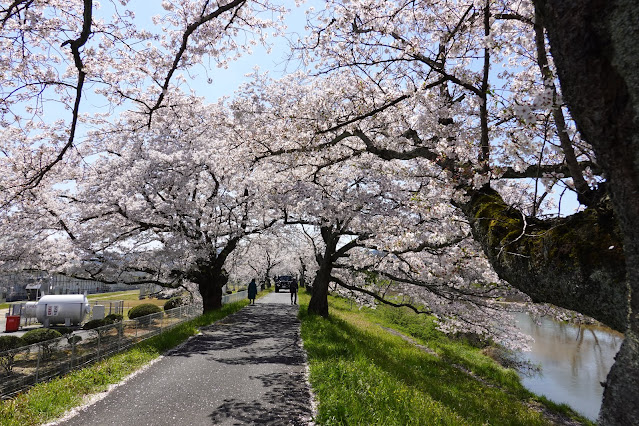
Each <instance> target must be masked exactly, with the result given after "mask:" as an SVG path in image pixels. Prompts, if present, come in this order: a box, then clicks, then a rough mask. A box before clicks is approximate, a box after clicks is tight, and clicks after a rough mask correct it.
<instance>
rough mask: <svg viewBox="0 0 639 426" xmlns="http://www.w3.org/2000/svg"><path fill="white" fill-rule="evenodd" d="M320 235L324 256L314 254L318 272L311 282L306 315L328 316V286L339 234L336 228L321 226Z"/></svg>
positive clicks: (335, 258)
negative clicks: (309, 299) (311, 291)
mask: <svg viewBox="0 0 639 426" xmlns="http://www.w3.org/2000/svg"><path fill="white" fill-rule="evenodd" d="M320 233H321V234H322V239H323V240H324V244H325V245H326V247H325V248H324V254H323V255H319V254H316V258H317V263H318V265H319V270H318V271H317V275H315V279H314V280H313V294H312V296H311V301H310V302H309V304H308V313H309V314H316V315H321V316H323V317H327V316H328V285H329V284H330V282H331V272H332V271H333V262H335V261H336V260H337V243H338V242H339V237H340V233H339V231H338V227H335V228H334V227H333V226H321V227H320Z"/></svg>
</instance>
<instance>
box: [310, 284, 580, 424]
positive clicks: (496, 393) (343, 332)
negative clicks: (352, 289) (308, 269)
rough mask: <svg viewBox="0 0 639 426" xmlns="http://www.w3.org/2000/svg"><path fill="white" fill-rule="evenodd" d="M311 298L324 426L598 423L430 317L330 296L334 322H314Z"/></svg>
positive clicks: (314, 375)
mask: <svg viewBox="0 0 639 426" xmlns="http://www.w3.org/2000/svg"><path fill="white" fill-rule="evenodd" d="M308 299H309V296H308V295H306V294H305V293H304V292H302V293H301V298H300V301H301V305H302V307H301V309H300V317H301V319H302V338H303V340H304V347H305V349H306V350H307V352H308V359H309V366H310V381H311V385H312V387H313V391H314V393H315V395H316V398H317V400H318V404H319V407H318V415H317V418H316V421H317V423H318V424H322V425H333V424H351V425H360V424H366V425H438V424H446V425H474V424H477V425H480V424H481V425H484V424H491V425H497V424H500V425H542V424H557V423H561V422H560V420H561V419H570V418H572V419H574V420H575V421H576V422H575V423H573V424H579V423H583V424H592V423H591V422H589V421H588V420H586V419H584V418H583V417H580V416H578V415H577V414H576V413H574V412H572V411H571V410H570V408H568V407H567V406H565V405H561V406H560V405H557V404H553V403H551V402H550V401H548V400H546V399H544V398H541V397H538V396H536V395H534V394H532V393H530V392H529V391H527V390H526V389H525V388H524V387H523V386H522V385H521V383H520V381H519V378H518V376H517V374H516V373H515V371H513V370H510V369H505V368H503V367H501V366H499V365H498V364H497V363H496V362H494V361H493V360H492V359H490V358H488V357H486V356H484V355H483V354H482V353H481V351H480V350H479V349H477V348H474V347H472V346H470V345H469V344H466V343H464V342H460V341H453V340H451V339H449V338H447V337H446V336H445V335H443V334H442V333H440V332H438V331H437V330H436V329H435V326H434V323H433V321H432V319H431V318H429V317H427V316H424V315H421V316H419V315H416V314H414V313H412V311H409V310H400V309H395V308H387V307H378V309H376V310H371V309H362V310H359V309H358V307H357V306H351V305H350V303H349V302H348V301H345V300H343V299H338V298H331V299H330V309H331V311H330V317H329V318H328V319H324V318H321V317H309V316H308V315H307V314H306V306H304V305H307V304H308ZM383 327H386V328H392V329H394V330H397V331H399V332H401V333H402V334H403V335H405V336H410V337H411V338H412V339H413V340H414V342H416V343H418V344H421V345H424V346H426V347H427V348H430V349H431V350H432V351H433V352H434V353H428V352H427V351H425V350H424V349H420V348H418V347H416V345H415V343H410V342H407V341H406V339H404V338H402V337H400V336H398V335H397V334H393V333H391V332H389V331H387V330H385V329H384V328H383ZM464 370H465V371H464ZM469 372H472V375H471V374H469ZM473 376H474V377H473ZM542 412H545V413H546V414H545V415H543V414H542ZM551 415H552V416H556V417H549V416H551Z"/></svg>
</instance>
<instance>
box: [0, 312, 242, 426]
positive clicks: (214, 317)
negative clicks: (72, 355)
mask: <svg viewBox="0 0 639 426" xmlns="http://www.w3.org/2000/svg"><path fill="white" fill-rule="evenodd" d="M247 304H248V300H243V301H241V302H236V303H230V304H228V305H224V306H223V307H222V309H220V310H218V311H213V312H208V313H206V314H204V315H201V316H199V317H196V318H194V319H192V320H190V321H187V322H185V323H182V324H180V325H178V326H176V327H174V328H172V329H170V330H169V331H166V332H164V333H162V334H160V335H158V336H155V337H152V338H150V339H148V340H145V341H144V342H141V343H139V344H137V345H135V346H134V347H133V348H131V349H129V350H127V351H126V352H123V353H120V354H117V355H114V356H112V357H110V358H108V359H105V360H103V361H100V362H98V363H95V364H93V365H91V366H89V367H87V368H84V369H82V370H77V371H74V372H72V373H70V374H68V375H66V376H64V377H60V378H57V379H54V380H52V381H50V382H46V383H41V384H38V385H36V386H34V387H33V388H31V389H30V390H29V391H28V392H25V393H23V394H21V395H19V396H17V397H16V398H14V399H11V400H3V401H0V425H2V426H14V425H15V426H18V425H23V426H26V425H39V424H42V423H46V422H49V421H52V420H54V419H56V418H59V417H60V416H62V415H63V414H64V413H65V412H66V411H68V410H69V409H71V408H73V407H77V406H79V405H81V404H82V403H83V400H84V398H85V397H86V396H89V395H91V394H95V393H98V392H102V391H104V390H106V389H107V388H108V387H109V385H111V384H114V383H118V382H120V381H121V380H122V379H123V378H125V377H126V376H128V375H129V374H131V373H133V372H134V371H136V370H138V369H139V368H140V367H142V366H144V365H145V364H147V363H149V362H150V361H151V360H153V359H155V358H157V357H158V356H160V355H161V354H163V353H164V352H166V351H167V350H169V349H171V348H173V347H175V346H177V345H179V344H180V343H182V342H184V341H185V340H186V339H188V338H189V337H190V336H193V335H195V334H197V333H198V329H199V328H200V327H203V326H206V325H209V324H212V323H214V322H215V321H218V320H220V319H222V318H224V317H226V316H228V315H230V314H232V313H234V312H237V311H238V310H240V309H241V308H243V307H244V306H246V305H247Z"/></svg>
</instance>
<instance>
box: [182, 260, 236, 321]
mask: <svg viewBox="0 0 639 426" xmlns="http://www.w3.org/2000/svg"><path fill="white" fill-rule="evenodd" d="M188 278H189V279H190V280H191V281H193V282H194V283H196V284H197V285H198V290H199V292H200V296H202V304H203V311H204V312H209V311H213V310H215V309H220V308H221V307H222V287H224V286H225V285H226V283H227V282H228V280H229V277H228V275H227V273H226V271H224V268H223V267H221V266H220V265H219V262H216V264H214V265H209V264H206V263H204V262H202V261H200V262H198V265H197V266H196V267H195V268H194V269H193V270H192V271H190V272H189V274H188Z"/></svg>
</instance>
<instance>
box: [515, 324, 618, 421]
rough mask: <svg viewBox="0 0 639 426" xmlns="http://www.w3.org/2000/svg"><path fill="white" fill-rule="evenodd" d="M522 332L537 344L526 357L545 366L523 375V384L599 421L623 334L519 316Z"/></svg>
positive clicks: (600, 328)
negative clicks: (600, 410) (604, 387)
mask: <svg viewBox="0 0 639 426" xmlns="http://www.w3.org/2000/svg"><path fill="white" fill-rule="evenodd" d="M515 319H516V321H517V326H518V327H519V329H520V330H521V331H522V332H524V333H526V334H528V335H530V336H532V337H533V338H534V339H535V342H534V343H533V344H532V345H531V351H530V352H523V353H522V357H523V358H524V359H527V360H529V361H531V362H532V363H533V364H536V365H541V368H542V371H541V373H540V374H537V375H535V376H533V377H526V376H522V383H523V385H524V386H525V387H526V388H528V389H529V390H531V391H532V392H534V393H536V394H538V395H544V396H546V397H547V398H548V399H550V400H552V401H555V402H558V403H565V404H568V405H569V406H571V407H572V408H573V409H574V410H575V411H577V412H579V413H580V414H582V415H584V416H585V417H588V418H589V419H591V420H596V419H597V415H598V414H599V408H600V407H601V399H602V396H603V387H602V386H601V384H600V383H601V382H603V381H605V380H606V376H607V375H608V372H609V371H610V367H611V366H612V364H613V362H614V357H615V354H616V353H617V351H618V350H619V347H620V346H621V342H622V341H623V335H622V334H620V333H617V332H615V331H613V330H610V329H607V328H603V327H596V326H583V325H582V326H578V325H573V324H566V323H560V322H557V321H554V320H552V319H550V318H542V319H541V320H540V322H539V323H537V322H535V321H534V320H533V319H532V318H531V317H530V316H529V315H528V314H525V313H519V314H516V315H515Z"/></svg>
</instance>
